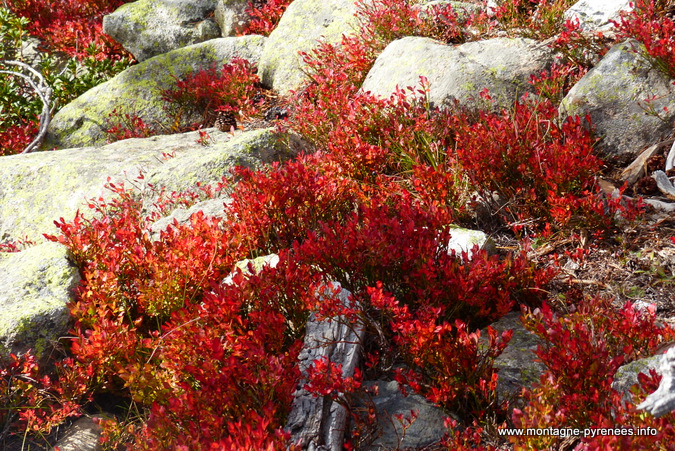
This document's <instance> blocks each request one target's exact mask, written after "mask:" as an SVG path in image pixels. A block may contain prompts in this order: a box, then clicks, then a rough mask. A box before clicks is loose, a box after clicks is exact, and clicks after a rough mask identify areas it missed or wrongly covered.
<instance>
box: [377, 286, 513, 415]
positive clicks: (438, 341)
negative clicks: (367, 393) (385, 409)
mask: <svg viewBox="0 0 675 451" xmlns="http://www.w3.org/2000/svg"><path fill="white" fill-rule="evenodd" d="M368 294H369V295H370V302H371V304H372V305H373V307H375V308H377V309H379V310H381V311H382V312H383V313H384V314H386V315H387V316H388V317H389V318H390V320H391V323H390V327H391V328H392V330H393V333H394V343H395V344H396V345H397V346H399V347H400V348H401V349H402V351H403V353H404V359H405V360H406V363H407V368H408V369H401V368H399V369H397V370H396V372H395V377H396V380H397V381H398V382H399V384H402V385H401V387H403V386H409V387H411V388H412V389H413V390H414V391H416V392H418V393H420V394H422V395H424V396H425V397H427V399H429V400H430V401H432V402H434V403H437V404H439V405H441V406H443V407H446V408H448V409H452V410H453V411H454V412H461V413H462V414H464V415H466V414H469V415H471V416H474V417H475V418H482V417H484V416H485V414H486V412H489V413H490V414H494V413H495V412H496V411H498V410H499V406H498V405H497V399H496V393H495V390H496V388H497V374H496V372H495V370H494V368H493V367H492V363H493V361H494V359H495V358H496V357H497V356H498V355H499V354H501V352H502V351H503V350H504V348H505V347H506V344H507V343H508V341H509V340H510V339H511V333H510V332H509V333H506V332H505V333H504V334H502V336H501V337H500V338H497V333H496V332H495V331H494V330H493V329H491V328H488V334H489V343H488V345H487V347H485V349H483V350H481V349H480V346H479V344H478V338H479V336H480V332H475V333H469V332H467V326H466V324H464V323H463V322H462V321H459V320H456V321H455V322H454V328H453V325H452V324H451V323H449V322H446V321H443V320H442V319H441V311H442V309H441V308H428V307H425V308H423V309H420V310H419V311H418V312H417V313H415V314H411V312H410V311H409V309H408V307H407V306H400V305H399V303H398V301H396V300H394V298H393V297H391V296H390V295H387V294H385V293H383V291H382V285H381V284H378V287H377V289H374V288H368Z"/></svg>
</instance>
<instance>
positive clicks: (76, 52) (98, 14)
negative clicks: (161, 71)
mask: <svg viewBox="0 0 675 451" xmlns="http://www.w3.org/2000/svg"><path fill="white" fill-rule="evenodd" d="M124 3H128V1H127V0H112V1H108V0H15V1H12V2H11V3H10V5H9V8H10V9H11V10H12V11H13V12H14V13H15V14H17V15H18V16H21V17H26V18H28V19H30V25H29V30H30V33H31V34H32V35H33V36H36V37H37V38H39V39H40V40H41V45H43V46H45V47H46V49H47V50H48V51H50V52H63V53H65V54H67V55H69V56H76V57H78V58H84V57H86V56H87V55H88V52H87V49H88V48H89V47H90V46H93V47H95V48H96V49H97V55H96V56H97V58H98V59H114V60H119V59H121V58H123V57H125V56H126V55H127V52H126V51H125V50H124V49H123V48H122V46H121V45H119V44H117V43H116V42H114V41H113V40H112V39H110V38H109V37H108V36H106V35H104V34H103V31H102V30H103V28H102V20H103V16H104V15H106V14H109V13H111V12H113V11H114V10H115V9H117V8H118V7H119V6H121V5H123V4H124Z"/></svg>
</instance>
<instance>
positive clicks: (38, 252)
mask: <svg viewBox="0 0 675 451" xmlns="http://www.w3.org/2000/svg"><path fill="white" fill-rule="evenodd" d="M79 282H80V275H79V272H78V269H77V267H75V266H74V265H73V263H72V262H71V261H70V258H69V251H68V249H67V248H66V247H65V246H62V245H60V244H57V243H44V244H41V245H38V246H34V247H31V248H29V249H26V250H24V251H22V252H17V253H0V287H2V289H0V356H1V357H3V358H5V357H7V356H8V355H9V353H10V352H11V353H14V354H23V353H25V352H26V351H28V350H29V349H30V350H32V352H33V353H34V354H35V355H37V356H38V357H39V358H42V357H44V356H45V355H46V354H47V353H48V352H49V351H50V350H51V349H52V345H53V343H55V342H56V341H57V340H58V338H59V337H62V336H64V335H66V334H67V332H68V329H69V328H70V326H71V319H70V312H69V311H68V307H67V305H68V303H69V302H72V301H73V300H74V290H75V287H76V286H77V284H78V283H79Z"/></svg>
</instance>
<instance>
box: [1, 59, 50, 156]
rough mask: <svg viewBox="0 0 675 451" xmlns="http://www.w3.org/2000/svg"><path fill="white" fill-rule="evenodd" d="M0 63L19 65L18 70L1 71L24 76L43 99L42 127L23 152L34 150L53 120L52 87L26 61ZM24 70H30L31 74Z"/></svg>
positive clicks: (2, 62) (3, 61)
mask: <svg viewBox="0 0 675 451" xmlns="http://www.w3.org/2000/svg"><path fill="white" fill-rule="evenodd" d="M0 64H5V65H7V66H16V67H18V68H19V69H18V70H0V73H2V74H8V75H15V76H17V77H21V78H23V79H24V80H25V81H26V83H28V85H29V86H30V87H31V88H32V89H33V91H35V93H36V94H37V95H38V97H40V100H41V101H42V113H40V127H39V129H38V134H37V136H35V138H34V139H33V141H32V142H31V143H30V144H28V146H26V148H25V149H23V151H22V152H21V153H28V152H32V151H34V150H36V149H38V148H39V147H40V145H41V144H42V141H44V139H45V136H46V135H47V127H48V126H49V122H50V121H51V96H52V89H51V88H50V87H49V85H48V84H47V82H46V81H45V79H44V77H43V76H42V74H41V73H40V72H38V71H36V70H35V69H33V68H32V67H31V66H29V65H28V64H26V63H22V62H21V61H11V60H0ZM22 71H26V72H28V73H29V75H27V74H25V73H23V72H22Z"/></svg>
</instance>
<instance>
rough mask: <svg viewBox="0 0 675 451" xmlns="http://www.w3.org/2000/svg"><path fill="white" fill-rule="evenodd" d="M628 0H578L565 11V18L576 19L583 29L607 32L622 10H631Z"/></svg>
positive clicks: (612, 26)
mask: <svg viewBox="0 0 675 451" xmlns="http://www.w3.org/2000/svg"><path fill="white" fill-rule="evenodd" d="M630 3H631V1H630V0H580V1H578V2H576V3H575V4H574V5H572V7H570V9H568V10H567V11H566V12H565V20H572V21H574V20H578V21H579V25H580V26H581V29H582V30H584V31H600V32H604V33H606V32H608V31H610V30H611V29H612V28H614V25H613V24H612V23H611V21H612V20H618V19H619V17H620V13H621V12H622V11H630V10H632V9H633V8H632V6H631V5H630Z"/></svg>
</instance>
